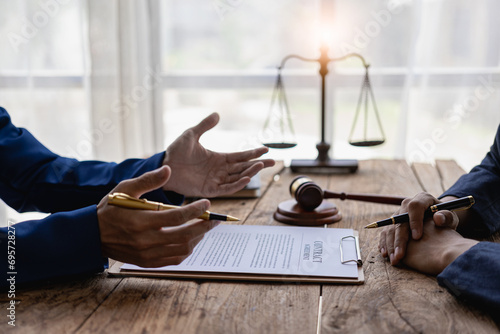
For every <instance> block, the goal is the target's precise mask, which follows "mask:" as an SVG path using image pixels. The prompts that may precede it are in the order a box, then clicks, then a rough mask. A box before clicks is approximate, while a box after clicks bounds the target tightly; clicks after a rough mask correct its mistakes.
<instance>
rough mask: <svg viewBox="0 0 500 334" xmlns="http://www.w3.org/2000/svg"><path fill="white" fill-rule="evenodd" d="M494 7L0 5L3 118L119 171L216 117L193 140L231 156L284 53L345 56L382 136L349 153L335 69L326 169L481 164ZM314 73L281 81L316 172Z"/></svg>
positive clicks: (496, 66) (489, 114) (343, 85)
mask: <svg viewBox="0 0 500 334" xmlns="http://www.w3.org/2000/svg"><path fill="white" fill-rule="evenodd" d="M499 12H500V2H498V1H494V0H477V1H474V2H472V1H467V0H370V1H368V0H287V1H284V0H273V1H264V0H204V1H202V0H163V1H160V0H143V1H133V0H120V1H118V0H114V1H97V0H18V1H15V2H13V1H7V0H0V22H2V24H1V26H0V50H1V52H0V106H2V107H4V108H6V109H7V110H8V111H9V113H10V114H11V116H12V119H13V123H14V124H15V125H17V126H20V127H26V128H28V129H29V130H30V131H31V132H32V133H33V134H34V135H35V136H36V137H37V138H38V139H39V140H40V141H41V142H42V143H44V144H45V145H46V146H48V147H49V148H50V149H52V150H53V151H55V152H56V153H58V154H61V155H65V156H70V157H75V158H78V159H101V160H107V161H119V160H122V159H124V158H129V157H145V156H148V155H151V154H153V153H155V152H158V151H161V150H163V149H164V148H165V147H166V146H167V145H168V144H169V143H170V142H172V140H174V139H175V138H176V137H177V136H178V135H179V134H180V133H181V132H182V131H184V130H185V129H186V128H188V127H190V126H192V125H195V124H196V123H197V122H198V121H200V120H201V119H202V118H203V117H205V116H206V115H208V114H210V113H212V112H215V111H216V112H218V113H220V115H221V122H220V124H219V125H218V126H217V127H216V128H215V129H213V130H212V131H210V132H209V133H207V134H206V135H205V136H203V137H202V143H203V144H204V145H205V146H206V147H207V148H209V149H212V150H220V151H232V150H239V149H247V148H251V147H256V146H259V145H261V144H262V142H264V141H270V140H271V139H272V140H275V141H279V140H280V138H279V137H280V134H279V131H276V132H273V131H271V132H263V130H264V123H265V120H266V118H267V117H268V115H269V113H270V102H271V95H272V93H273V87H274V84H275V80H276V75H277V66H278V65H279V64H280V62H281V60H282V59H283V58H284V57H285V56H286V55H288V54H299V55H301V56H304V57H309V58H314V57H318V56H319V47H320V45H321V44H322V43H323V44H325V43H326V45H328V47H329V55H330V57H340V56H343V55H345V54H348V53H351V52H356V53H359V54H361V55H362V56H363V57H365V58H366V60H367V61H368V62H369V63H370V65H371V66H370V79H371V83H372V87H373V91H374V95H375V99H376V103H377V106H378V111H379V115H380V119H381V122H382V125H383V128H384V131H385V134H386V142H385V143H384V144H383V145H381V146H378V147H374V148H360V147H353V146H350V145H349V144H348V136H349V131H350V129H351V125H352V123H353V120H354V114H355V110H356V105H357V102H358V98H359V93H360V87H361V83H362V80H363V78H364V68H363V66H362V64H361V62H360V61H359V59H357V58H354V59H350V60H345V61H341V62H335V63H331V64H330V66H329V70H330V73H329V74H328V77H327V113H328V118H327V137H328V140H329V141H330V142H331V143H332V144H333V148H332V151H331V156H333V157H335V158H356V159H368V158H391V159H393V158H396V159H406V160H408V161H409V162H430V163H432V162H433V161H434V160H435V159H455V160H456V161H457V162H458V163H459V164H460V165H461V166H462V167H463V168H464V169H465V170H467V171H468V170H470V168H472V167H473V166H474V165H475V164H477V163H479V162H480V160H481V159H482V158H483V157H484V155H485V153H486V152H487V151H488V149H489V147H490V146H491V144H492V141H493V138H494V134H495V132H496V129H497V127H498V125H499V123H500V111H499V106H500V94H499V87H500V36H499V35H500V21H499V20H498V19H497V13H499ZM318 68H319V67H318V64H316V63H308V62H301V61H297V60H290V61H288V62H287V64H286V67H285V68H284V69H283V73H282V74H283V82H284V84H285V87H286V94H287V98H288V102H289V107H290V116H291V119H292V122H293V126H294V130H295V137H296V141H297V142H298V145H297V146H296V147H295V148H292V149H288V150H281V151H279V150H272V151H271V152H270V153H269V155H270V156H271V157H273V158H276V159H282V160H284V161H285V162H288V161H290V159H291V158H315V157H316V155H317V152H316V149H315V144H316V143H317V142H318V141H319V138H320V90H319V87H320V77H319V75H318Z"/></svg>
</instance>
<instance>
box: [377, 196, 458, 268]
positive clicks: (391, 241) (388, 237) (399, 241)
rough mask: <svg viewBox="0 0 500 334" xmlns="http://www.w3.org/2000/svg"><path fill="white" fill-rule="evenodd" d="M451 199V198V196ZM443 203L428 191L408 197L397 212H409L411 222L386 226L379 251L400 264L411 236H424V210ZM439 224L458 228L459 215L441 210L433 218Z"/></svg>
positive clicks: (414, 237)
mask: <svg viewBox="0 0 500 334" xmlns="http://www.w3.org/2000/svg"><path fill="white" fill-rule="evenodd" d="M450 199H451V198H450ZM437 203H441V201H440V200H438V199H436V198H435V197H434V196H432V195H430V194H428V193H424V192H422V193H419V194H417V195H416V196H415V197H413V198H406V199H405V200H404V201H403V203H401V207H400V208H399V210H398V211H397V212H396V213H395V215H396V214H401V213H405V212H408V214H409V216H410V222H409V224H396V225H390V226H387V227H384V229H383V230H382V232H381V233H380V239H379V251H380V253H381V254H382V256H384V257H389V260H390V261H391V264H392V265H396V264H398V263H399V262H400V261H401V260H402V259H403V258H404V256H405V254H406V246H407V244H408V240H409V239H410V236H411V238H412V239H413V240H418V239H420V238H421V237H422V231H423V229H424V212H425V210H426V209H427V208H428V207H430V206H431V205H434V204H437ZM431 220H433V221H434V223H435V224H436V225H437V226H441V227H450V228H453V229H456V228H457V225H458V217H457V215H456V214H455V213H454V212H451V211H446V210H443V211H439V212H436V213H435V214H434V216H433V217H432V219H431Z"/></svg>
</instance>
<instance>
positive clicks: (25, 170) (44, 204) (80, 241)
mask: <svg viewBox="0 0 500 334" xmlns="http://www.w3.org/2000/svg"><path fill="white" fill-rule="evenodd" d="M163 155H164V154H163V153H160V154H156V155H154V156H152V157H151V158H149V159H129V160H125V161H124V162H122V163H120V164H116V163H107V162H101V161H83V162H80V161H77V160H75V159H69V158H63V157H60V156H58V155H56V154H54V153H52V152H51V151H49V150H48V149H47V148H45V147H44V146H43V145H42V144H41V143H40V142H38V140H36V138H35V137H33V136H32V135H31V134H30V133H29V132H28V131H27V130H25V129H22V128H17V127H15V126H14V125H13V124H12V123H11V120H10V117H9V115H8V113H7V111H6V110H5V109H3V108H1V107H0V198H2V200H3V201H4V202H5V203H7V204H8V205H9V206H10V207H12V208H14V209H16V210H17V211H19V212H23V211H40V212H46V213H51V215H49V216H48V217H47V218H45V219H42V220H36V221H27V222H22V223H19V224H15V225H13V226H12V227H10V228H9V227H4V228H0V252H1V253H2V255H1V257H2V258H3V259H4V260H3V261H2V262H1V265H0V271H1V274H0V278H1V281H0V285H1V286H5V285H7V284H8V282H7V278H10V277H14V278H15V280H16V282H17V283H20V282H27V281H34V280H40V279H47V278H52V277H57V276H64V275H75V274H82V273H91V272H99V271H102V270H103V269H104V268H105V266H106V265H107V259H104V258H103V257H102V255H101V242H100V236H99V226H98V221H97V209H96V205H97V204H98V203H99V201H100V200H101V199H102V198H103V197H104V196H105V195H106V194H107V193H108V192H110V191H111V190H112V189H113V188H114V187H115V186H116V185H117V184H118V183H119V182H120V181H122V180H125V179H129V178H133V177H136V176H139V175H141V174H143V173H145V172H148V171H151V170H154V169H156V168H158V167H159V166H161V164H162V161H163ZM144 197H147V198H149V199H151V200H156V201H161V202H166V203H172V204H180V203H182V201H183V197H182V196H181V195H178V194H175V193H168V192H167V193H166V192H164V191H162V190H156V191H153V192H150V193H148V194H146V195H145V196H144ZM4 225H7V224H4ZM9 246H10V247H9ZM8 255H11V256H10V258H9V256H8ZM11 266H12V267H11ZM10 272H14V273H15V274H8V273H10ZM6 275H7V277H5V276H6Z"/></svg>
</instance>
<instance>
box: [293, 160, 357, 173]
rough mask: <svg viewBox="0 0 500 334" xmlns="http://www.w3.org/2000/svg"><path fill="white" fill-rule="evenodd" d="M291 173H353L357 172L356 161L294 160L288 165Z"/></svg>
mask: <svg viewBox="0 0 500 334" xmlns="http://www.w3.org/2000/svg"><path fill="white" fill-rule="evenodd" d="M290 168H291V170H292V172H296V173H302V172H305V173H318V174H331V173H355V172H356V171H357V170H358V160H348V159H346V160H337V159H327V160H324V161H321V160H318V159H316V160H302V159H294V160H292V162H291V164H290Z"/></svg>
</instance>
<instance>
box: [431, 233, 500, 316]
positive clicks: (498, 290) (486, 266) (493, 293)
mask: <svg viewBox="0 0 500 334" xmlns="http://www.w3.org/2000/svg"><path fill="white" fill-rule="evenodd" d="M498 254H500V244H497V243H493V242H486V241H485V242H480V243H478V244H477V245H475V246H473V247H472V248H471V249H469V250H468V251H467V252H465V253H463V254H462V255H460V256H459V257H458V258H457V259H456V260H455V261H453V262H452V263H451V264H450V265H449V266H448V267H446V269H445V270H444V271H443V272H442V273H441V274H440V275H439V276H438V277H437V279H438V282H439V284H440V285H441V286H444V287H446V288H447V289H448V291H449V292H450V293H451V294H453V295H454V296H455V297H457V298H458V299H461V300H464V301H466V302H467V303H470V304H474V305H475V306H477V307H479V308H482V309H484V310H485V311H487V312H490V313H491V314H494V315H498V314H499V313H500V279H499V277H500V257H499V256H498Z"/></svg>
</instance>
